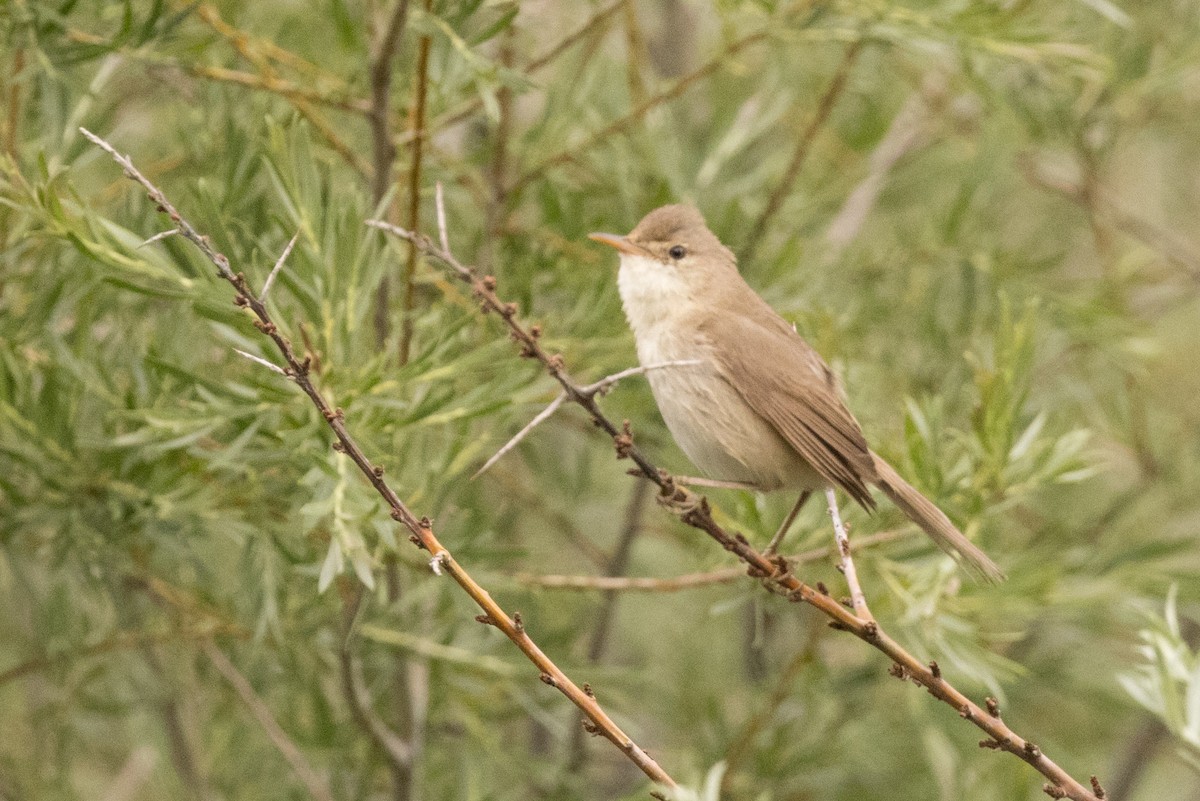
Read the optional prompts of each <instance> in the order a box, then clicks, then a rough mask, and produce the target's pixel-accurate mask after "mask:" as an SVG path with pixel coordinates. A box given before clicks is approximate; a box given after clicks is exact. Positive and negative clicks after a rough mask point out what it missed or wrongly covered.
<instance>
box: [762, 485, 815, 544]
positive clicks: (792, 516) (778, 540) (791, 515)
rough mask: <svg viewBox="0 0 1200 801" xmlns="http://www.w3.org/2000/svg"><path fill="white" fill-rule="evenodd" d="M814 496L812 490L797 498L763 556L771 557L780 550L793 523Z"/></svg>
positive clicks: (802, 493) (805, 491)
mask: <svg viewBox="0 0 1200 801" xmlns="http://www.w3.org/2000/svg"><path fill="white" fill-rule="evenodd" d="M811 496H812V490H804V491H803V492H801V493H800V495H799V497H797V498H796V502H795V503H794V504H792V509H791V511H790V512H788V513H787V516H786V517H784V518H783V522H782V523H780V524H779V528H778V529H776V531H775V536H774V537H771V541H770V542H768V543H767V547H766V548H764V549H763V556H766V557H770V556H771V554H773V553H775V552H776V551H778V550H779V547H780V546H781V545H783V539H784V537H786V536H787V533H788V529H790V528H791V527H792V523H795V522H796V518H797V517H798V516H799V515H800V510H801V509H803V508H804V504H806V503H808V499H809V497H811Z"/></svg>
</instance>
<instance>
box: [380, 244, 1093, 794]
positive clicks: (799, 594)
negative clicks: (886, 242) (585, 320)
mask: <svg viewBox="0 0 1200 801" xmlns="http://www.w3.org/2000/svg"><path fill="white" fill-rule="evenodd" d="M367 224H368V225H370V226H372V227H375V228H379V229H381V230H384V231H388V232H390V233H392V234H394V235H396V236H398V237H400V238H402V239H404V240H406V241H408V242H411V243H412V244H413V245H415V246H416V247H417V248H419V249H420V250H422V251H423V252H425V253H426V254H427V255H428V256H430V257H432V258H433V259H435V260H436V261H439V262H441V263H442V264H443V265H445V266H446V267H447V268H448V269H449V270H450V271H451V272H452V273H453V274H454V275H455V276H456V277H458V278H460V279H461V280H463V281H465V282H466V283H468V284H469V285H470V286H471V289H472V292H473V293H474V295H475V297H476V298H477V299H478V300H479V301H480V304H481V307H482V310H483V311H484V312H485V313H495V314H496V315H498V316H499V317H500V319H501V320H502V321H503V323H504V326H505V328H506V329H507V330H508V333H509V336H510V337H511V338H512V339H513V340H514V341H515V342H516V343H517V345H518V347H519V354H520V356H521V357H523V358H528V359H536V360H537V361H538V362H540V363H541V364H542V365H543V367H545V369H546V372H547V373H548V374H549V375H550V376H551V377H552V378H553V379H554V380H556V381H557V382H558V383H559V385H560V386H561V387H562V388H563V392H564V393H565V394H566V395H567V398H568V399H569V400H571V401H572V402H574V403H576V404H578V405H579V406H581V407H583V409H584V410H585V411H586V412H587V413H588V416H589V417H590V418H591V420H592V422H593V423H595V425H596V426H597V427H598V428H600V429H601V430H603V431H604V432H605V433H606V434H608V435H609V436H610V437H611V438H612V440H613V444H614V446H615V447H616V451H617V456H618V458H622V459H630V460H632V461H633V462H634V464H636V465H637V467H638V470H639V471H640V472H641V474H642V475H643V476H645V477H646V478H647V479H649V480H650V481H653V482H654V483H655V484H656V485H658V488H659V501H660V503H661V504H662V505H663V506H664V507H666V508H667V509H669V510H670V511H672V512H673V513H674V514H676V515H677V516H678V517H679V518H680V520H682V521H683V522H684V523H686V524H688V525H690V526H692V527H694V528H697V529H700V530H701V531H703V532H705V533H706V534H708V535H709V536H710V537H712V538H713V539H714V540H716V541H717V542H718V543H719V544H720V545H721V546H722V547H723V548H724V549H725V550H727V551H730V552H731V553H733V554H734V555H735V556H737V557H738V558H739V559H741V560H742V561H743V562H744V563H745V564H746V565H747V567H748V572H749V574H750V575H751V576H753V577H755V578H758V579H760V580H762V581H763V582H764V583H765V584H766V585H767V586H768V587H769V588H770V589H772V590H773V591H774V592H776V593H778V594H780V595H783V596H785V597H786V598H788V599H789V600H791V601H796V602H799V601H803V602H804V603H807V604H810V605H812V606H814V607H816V608H817V609H819V610H820V611H821V612H822V613H824V614H825V615H826V616H828V617H829V618H830V625H831V626H832V627H834V628H835V629H838V630H841V631H847V632H849V633H851V634H853V635H854V636H856V637H858V638H859V639H861V640H862V641H863V642H865V643H867V644H868V645H870V646H872V647H873V648H875V649H877V650H879V651H881V652H883V653H884V654H886V655H887V656H888V658H890V659H891V660H892V662H893V665H892V668H891V673H892V675H894V676H896V677H898V678H902V679H911V680H912V681H913V682H914V683H916V684H918V685H920V686H922V687H924V688H925V689H926V690H927V691H928V692H929V694H930V695H932V696H933V697H934V698H937V699H938V700H939V701H942V702H943V703H945V704H948V705H949V706H950V707H951V708H953V709H954V710H955V711H956V712H957V713H958V714H959V716H960V717H962V718H964V719H965V720H968V721H970V722H971V723H972V724H974V725H975V726H977V727H978V728H980V729H981V730H983V731H984V732H986V733H987V734H988V736H989V739H987V740H983V741H981V746H982V747H991V748H996V749H998V750H1002V751H1007V752H1008V753H1010V754H1013V755H1015V756H1017V757H1018V758H1020V759H1022V760H1024V761H1025V762H1027V763H1028V764H1029V765H1031V766H1032V767H1033V768H1034V769H1035V770H1037V771H1038V772H1039V773H1041V774H1042V775H1043V776H1045V777H1046V778H1047V779H1049V780H1050V782H1049V783H1048V785H1047V787H1049V788H1052V791H1053V792H1055V793H1060V794H1061V795H1060V797H1064V798H1071V799H1073V801H1101V800H1100V798H1099V797H1098V796H1097V795H1096V794H1095V793H1094V792H1093V791H1092V790H1091V789H1089V788H1088V787H1086V786H1084V785H1083V784H1081V783H1080V782H1078V781H1076V780H1075V779H1074V778H1072V777H1071V775H1070V774H1068V773H1067V772H1066V771H1065V770H1063V769H1062V768H1061V767H1059V765H1058V764H1056V763H1055V762H1054V761H1053V760H1051V759H1050V758H1049V757H1047V756H1046V755H1045V754H1044V753H1042V751H1041V749H1040V748H1039V747H1038V746H1036V745H1034V744H1033V743H1032V742H1030V741H1028V740H1026V739H1025V738H1023V737H1021V736H1020V735H1018V734H1017V733H1016V732H1015V731H1013V730H1012V729H1010V728H1009V727H1008V725H1007V724H1006V723H1004V721H1003V720H1001V719H1000V716H999V714H995V713H993V712H991V711H989V710H985V709H983V708H982V707H980V706H979V705H978V704H976V703H975V702H974V701H972V700H971V699H970V698H968V697H967V696H966V695H964V694H963V693H962V692H961V691H960V690H958V689H957V688H955V687H954V686H953V685H951V684H950V682H948V681H947V680H946V679H945V678H944V677H943V676H942V673H941V670H940V669H939V668H938V666H937V664H936V663H931V664H929V665H926V664H924V663H923V662H921V661H920V660H918V659H917V658H916V657H915V656H913V655H912V654H910V653H909V652H908V651H906V650H905V649H904V648H903V647H902V646H901V645H900V644H899V643H897V642H896V641H895V640H893V639H892V638H891V637H889V636H888V635H887V634H886V633H885V632H884V631H883V630H882V628H880V626H879V624H878V623H877V622H875V621H874V620H870V619H864V618H862V617H859V616H858V615H856V614H855V613H854V612H852V611H851V610H849V609H847V608H845V607H844V606H842V605H841V604H840V603H839V602H838V601H836V600H835V599H833V598H831V597H830V596H829V595H827V594H825V593H823V592H821V591H819V590H817V589H816V588H814V587H811V586H809V585H808V584H806V583H804V582H803V581H801V580H800V579H799V578H797V577H796V576H795V575H794V574H793V573H792V572H791V570H790V569H789V568H788V567H787V563H786V561H784V560H782V559H781V558H780V557H775V558H774V559H769V558H767V557H766V556H764V555H763V554H762V553H760V552H759V551H758V550H756V549H755V548H754V547H753V546H752V545H751V544H750V542H749V541H748V540H747V539H746V537H745V536H744V535H742V534H740V533H738V532H730V531H727V530H725V529H724V528H722V527H721V526H720V525H719V524H718V523H717V522H716V520H715V519H714V518H713V516H712V513H711V510H710V509H709V506H708V501H707V499H705V498H704V497H702V496H696V495H694V494H692V493H691V492H689V491H688V490H686V489H684V488H683V487H680V486H678V485H677V484H676V482H675V480H674V478H673V477H672V476H671V475H670V474H668V473H667V472H666V471H665V470H660V469H659V468H657V467H656V466H655V465H654V464H653V463H651V462H650V461H649V459H647V458H646V456H645V455H644V454H643V453H642V452H641V451H640V450H638V448H637V446H636V445H635V444H634V442H633V434H632V431H631V430H630V426H629V422H628V421H625V422H624V423H623V424H622V425H621V426H619V427H618V426H617V425H616V424H615V423H614V422H613V421H612V420H610V419H609V418H608V417H607V416H606V415H605V414H604V412H603V411H602V410H601V409H600V407H599V404H598V403H597V399H596V397H595V396H594V395H589V394H587V393H586V392H584V391H583V387H581V386H580V385H579V384H576V383H575V382H574V381H573V380H572V379H571V377H570V375H569V374H568V372H567V369H566V364H565V362H564V360H563V358H562V356H561V355H560V354H551V353H548V352H547V351H546V350H545V349H543V348H542V346H541V344H540V341H539V340H540V338H541V329H540V327H538V326H531V327H529V328H528V329H527V328H526V327H525V326H524V325H522V324H521V322H520V321H519V320H518V319H517V306H516V304H514V303H509V302H506V301H504V300H502V299H501V298H500V297H499V296H498V295H497V294H496V291H495V290H496V283H497V282H496V279H495V277H494V276H482V277H481V276H478V275H476V274H475V272H474V270H472V269H471V268H470V267H468V266H466V265H464V264H463V263H462V262H460V261H459V260H458V259H457V258H456V257H455V256H454V254H453V253H451V252H449V251H447V250H445V249H443V248H441V247H439V246H438V245H437V244H435V243H434V242H433V241H432V240H430V239H429V237H427V236H425V235H423V234H420V233H416V232H413V231H406V230H404V229H403V228H398V227H397V226H394V225H390V224H388V223H385V222H382V221H379V220H371V221H369V222H368V223H367Z"/></svg>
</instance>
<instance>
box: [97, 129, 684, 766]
mask: <svg viewBox="0 0 1200 801" xmlns="http://www.w3.org/2000/svg"><path fill="white" fill-rule="evenodd" d="M79 130H80V132H81V133H82V134H83V135H84V136H85V137H87V139H88V140H89V141H91V142H93V143H94V144H95V145H96V146H97V147H99V148H101V149H102V150H104V151H105V152H106V153H108V154H109V155H110V156H112V158H113V160H114V161H116V162H117V164H119V165H121V167H122V168H123V169H124V170H125V174H126V176H128V177H129V178H130V179H131V180H133V181H135V182H137V183H138V184H140V185H141V186H142V188H143V189H145V190H146V192H147V195H148V196H149V198H150V200H151V202H152V203H154V204H155V205H156V206H157V207H160V208H161V209H162V211H163V213H165V214H167V215H168V217H169V218H170V220H171V222H172V223H174V224H175V226H176V227H177V228H178V229H179V232H180V233H181V234H182V235H183V236H184V237H186V238H187V239H188V240H189V241H190V242H192V243H193V244H194V245H196V247H197V248H199V249H200V251H201V252H202V253H203V254H204V256H205V257H206V258H207V259H208V260H209V261H210V262H212V264H213V265H214V266H215V267H216V268H217V273H218V275H220V277H221V278H223V279H225V280H226V281H227V282H229V284H230V285H232V286H233V288H234V292H235V295H234V303H235V304H236V305H238V306H240V307H242V308H245V309H247V310H249V311H250V312H251V313H252V314H253V315H254V325H255V327H256V328H258V329H259V330H260V331H261V332H262V333H263V334H265V335H266V336H268V337H269V338H270V339H271V341H272V342H274V343H275V345H276V347H277V348H278V349H279V352H280V354H281V355H282V356H283V359H284V361H285V362H286V363H287V365H288V367H287V370H286V373H287V375H288V377H289V378H291V379H292V380H293V381H295V382H296V384H297V386H299V387H300V389H301V390H303V392H304V394H305V395H307V396H308V398H309V400H310V401H312V403H313V405H314V406H315V407H316V408H317V411H319V412H320V414H321V416H322V417H323V418H324V419H325V421H326V423H328V425H329V428H330V429H331V430H332V431H333V434H334V437H335V438H336V441H335V442H334V448H335V449H336V450H338V451H341V452H343V453H345V454H346V455H347V456H349V457H350V459H351V461H353V462H354V464H355V465H356V466H357V467H358V468H359V469H360V470H361V471H362V473H363V475H364V476H365V477H366V479H367V481H368V482H370V484H371V486H372V487H374V488H375V491H376V492H378V493H379V495H380V496H381V497H382V498H383V500H384V501H385V503H387V505H388V507H389V509H390V510H391V516H392V518H393V519H394V520H396V521H397V522H399V523H400V524H402V525H403V526H404V527H405V528H406V529H408V530H409V532H410V533H411V537H410V538H409V539H410V541H411V542H412V543H413V544H414V545H416V546H417V547H418V548H421V549H423V550H425V551H427V552H428V553H429V554H430V555H431V556H433V557H436V558H438V559H439V560H440V564H441V567H442V570H443V572H445V573H446V574H447V575H448V576H449V577H450V578H451V579H453V580H454V582H455V583H457V584H458V585H459V586H460V587H461V588H462V589H463V590H464V591H465V592H466V593H467V594H468V595H470V596H471V599H472V600H473V601H475V603H476V604H477V605H478V606H479V607H480V609H482V610H483V614H482V615H480V616H479V620H480V622H482V623H486V624H487V625H491V626H495V627H496V628H498V629H500V631H502V632H503V633H504V635H505V636H506V637H508V639H509V640H510V641H512V643H513V644H514V645H516V646H517V648H519V649H520V650H521V652H522V653H523V654H525V656H526V658H527V659H529V661H530V662H532V663H533V664H534V666H535V667H537V668H538V670H539V671H540V672H541V680H542V682H543V683H545V684H547V685H549V686H551V687H554V688H555V689H557V690H558V691H559V692H561V693H562V694H563V695H565V696H566V697H567V699H568V700H570V701H571V703H573V704H575V706H577V707H578V708H579V709H580V710H581V711H582V712H583V713H584V714H585V715H586V716H587V718H588V720H589V721H590V722H591V725H593V726H594V727H595V731H596V733H597V734H600V735H602V736H603V737H605V738H606V739H608V740H609V741H610V742H611V743H613V745H615V746H616V747H617V748H618V749H619V750H620V751H621V752H622V753H623V754H625V756H626V757H627V758H628V759H629V760H630V761H631V762H633V763H634V764H635V765H637V766H638V768H639V769H640V770H641V771H642V772H643V773H645V774H646V776H647V777H649V778H650V779H651V780H652V781H655V782H657V783H659V784H662V785H665V786H667V787H675V786H676V784H675V781H674V780H673V779H672V778H671V776H670V775H669V774H668V773H667V772H666V771H664V770H663V769H662V768H661V767H660V766H659V765H658V763H657V762H655V761H654V759H653V758H651V757H650V755H649V754H647V753H646V752H645V751H644V750H643V749H642V748H641V746H639V745H638V744H637V743H635V742H634V741H633V740H632V739H631V738H630V737H629V735H627V734H626V733H625V732H624V731H622V730H621V728H620V727H619V726H618V725H617V724H616V723H615V722H614V721H613V720H612V718H610V717H609V716H608V714H607V713H606V712H605V711H604V709H603V708H602V707H601V706H600V704H598V703H597V702H596V699H595V698H594V697H593V696H592V695H591V694H590V693H587V692H585V691H584V690H583V689H582V688H581V687H580V686H579V685H577V684H575V682H573V681H572V680H571V679H570V678H569V677H568V676H567V675H566V674H565V673H564V672H563V671H562V670H561V669H560V668H559V667H558V665H556V664H555V663H554V661H553V660H551V659H550V657H549V656H547V655H546V653H545V652H544V651H542V649H541V648H539V647H538V645H537V643H535V642H534V641H533V639H532V638H531V637H530V636H529V634H528V632H527V631H526V628H525V625H524V624H523V623H522V621H521V619H520V615H519V614H517V615H514V616H511V617H510V616H509V615H508V613H507V612H505V611H504V608H503V607H501V606H500V604H498V603H497V602H496V601H495V600H494V599H493V598H492V596H491V595H490V594H489V593H488V592H487V590H485V589H484V588H483V587H482V586H480V585H479V583H478V582H476V581H475V579H474V578H472V577H471V575H470V574H469V573H468V572H467V570H466V569H465V568H464V567H463V566H462V565H461V564H459V563H458V561H457V560H455V559H454V556H453V555H452V554H451V553H450V551H449V550H448V549H447V548H446V547H445V546H444V545H442V543H441V542H440V541H439V540H438V538H437V537H436V535H435V534H434V531H433V523H432V521H431V520H429V518H427V517H422V518H418V517H417V516H416V515H414V514H413V513H412V511H411V510H410V509H409V508H408V506H407V505H406V504H405V503H404V501H402V500H401V499H400V496H399V495H397V494H396V491H395V490H393V489H392V487H391V485H390V484H388V483H387V481H385V480H384V478H383V473H384V470H383V467H382V466H381V465H376V464H374V463H373V462H372V461H371V460H370V459H369V458H367V455H366V454H365V453H364V452H363V450H362V448H361V447H360V446H359V445H358V443H357V442H356V441H355V440H354V438H353V437H352V436H351V435H350V432H349V430H348V429H347V428H346V423H345V414H344V413H343V412H342V410H341V409H335V408H333V407H331V406H330V405H329V403H328V402H327V401H326V400H325V397H324V396H323V395H322V394H321V392H320V391H319V390H318V389H317V388H316V386H315V385H314V384H313V383H312V380H311V378H310V366H311V365H310V361H309V359H307V358H306V359H301V358H299V357H298V356H297V355H296V352H295V350H294V349H293V347H292V343H291V341H290V340H288V339H287V338H286V337H284V336H283V334H282V333H281V332H280V330H279V326H278V325H277V324H276V323H275V322H274V320H273V319H272V318H271V314H270V312H269V311H268V310H267V307H266V306H265V305H264V304H263V303H262V302H261V301H260V300H258V299H257V298H256V297H255V296H254V294H253V293H252V292H251V291H250V286H249V284H248V282H247V281H246V277H245V275H243V274H242V273H235V272H234V271H233V270H232V269H231V268H230V265H229V259H228V258H226V256H225V255H224V254H222V253H220V252H219V251H217V250H216V249H215V248H214V247H213V246H212V244H211V243H210V242H209V240H208V238H207V237H205V236H203V235H201V234H200V233H199V232H198V231H196V229H195V228H194V227H192V225H191V223H189V222H188V221H187V220H186V219H184V218H183V216H182V215H181V214H180V213H179V212H178V211H177V210H176V208H175V206H174V205H173V204H172V203H171V201H169V200H168V199H167V197H166V196H165V195H164V194H163V193H162V191H161V190H160V189H159V188H158V187H156V186H155V185H154V184H153V183H151V182H150V181H149V180H148V179H147V178H146V176H144V175H142V173H141V172H139V171H138V169H137V168H136V167H135V166H134V165H133V162H132V161H130V159H129V158H128V157H126V156H123V155H121V154H120V153H119V152H117V150H116V148H114V147H113V146H112V145H110V144H109V143H108V142H106V141H104V140H103V139H101V138H100V137H99V136H96V135H95V134H94V133H92V132H91V131H88V130H87V129H84V128H80V129H79ZM426 244H427V243H426ZM451 258H453V257H451ZM211 650H213V651H216V649H215V646H213V648H212V649H211ZM217 653H218V656H217V660H219V659H221V658H223V657H224V655H223V654H220V653H219V652H217ZM210 658H211V656H210ZM215 661H216V660H214V662H215ZM226 662H228V660H226Z"/></svg>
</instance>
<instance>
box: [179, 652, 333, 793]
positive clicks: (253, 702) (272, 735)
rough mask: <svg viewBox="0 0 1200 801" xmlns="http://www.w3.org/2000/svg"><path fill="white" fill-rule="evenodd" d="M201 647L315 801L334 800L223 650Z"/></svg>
mask: <svg viewBox="0 0 1200 801" xmlns="http://www.w3.org/2000/svg"><path fill="white" fill-rule="evenodd" d="M201 650H203V651H204V655H205V656H207V657H208V661H210V662H212V664H213V667H215V668H216V669H217V672H218V673H220V674H221V675H222V676H224V677H225V680H226V681H227V682H229V684H230V685H231V686H232V687H233V689H234V691H235V692H237V694H238V697H239V698H241V699H242V703H243V704H245V705H246V708H247V709H249V710H250V714H251V715H253V716H254V719H255V720H257V721H258V725H259V726H261V727H262V729H263V731H264V732H266V734H267V738H268V739H269V740H270V741H271V744H272V745H274V746H275V748H276V749H277V750H278V751H279V753H281V754H283V758H284V759H285V760H287V763H288V764H289V765H291V766H292V770H293V771H294V772H295V774H296V776H297V777H299V779H300V781H301V782H302V783H303V784H304V786H305V787H306V788H308V794H309V795H311V796H312V797H313V798H315V799H317V801H334V799H333V794H332V793H331V792H329V785H328V783H327V782H326V781H325V780H324V779H322V778H321V777H320V776H318V775H317V772H316V771H315V770H313V767H312V765H310V764H309V762H308V760H307V759H306V758H305V756H304V753H303V752H302V751H301V750H300V748H299V747H298V746H297V745H296V744H295V743H294V742H292V738H291V737H288V735H287V732H285V731H284V730H283V727H282V726H280V725H279V722H278V721H277V720H275V715H273V714H272V713H271V709H270V707H268V706H267V704H266V702H264V701H263V700H262V699H261V698H259V697H258V693H256V692H254V688H253V687H252V686H250V682H249V681H248V680H247V679H246V677H245V676H243V675H242V674H241V671H239V670H238V669H237V668H236V667H234V666H233V663H232V662H230V661H229V657H227V656H225V653H224V652H223V651H222V650H221V649H220V648H218V647H217V646H216V645H215V644H214V643H213V642H212V641H211V640H209V641H207V642H205V643H204V645H203V646H202V649H201Z"/></svg>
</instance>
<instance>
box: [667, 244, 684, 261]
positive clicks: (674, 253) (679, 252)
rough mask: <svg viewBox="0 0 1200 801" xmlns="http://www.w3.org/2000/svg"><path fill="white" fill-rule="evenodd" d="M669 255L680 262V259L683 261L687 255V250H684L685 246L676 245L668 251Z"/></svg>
mask: <svg viewBox="0 0 1200 801" xmlns="http://www.w3.org/2000/svg"><path fill="white" fill-rule="evenodd" d="M667 255H669V256H670V257H671V258H672V259H675V260H676V261H678V260H679V259H682V258H683V257H684V256H686V255H687V250H686V249H685V248H684V246H683V245H676V246H675V247H673V248H671V249H670V250H668V251H667Z"/></svg>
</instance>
